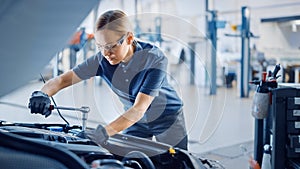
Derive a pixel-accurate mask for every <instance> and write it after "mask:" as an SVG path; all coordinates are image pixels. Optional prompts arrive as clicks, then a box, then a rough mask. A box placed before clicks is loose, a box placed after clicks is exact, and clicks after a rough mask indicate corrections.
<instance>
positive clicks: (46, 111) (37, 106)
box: [28, 91, 51, 117]
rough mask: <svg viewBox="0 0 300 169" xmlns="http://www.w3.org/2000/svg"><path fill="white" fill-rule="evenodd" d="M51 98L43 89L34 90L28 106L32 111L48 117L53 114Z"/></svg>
mask: <svg viewBox="0 0 300 169" xmlns="http://www.w3.org/2000/svg"><path fill="white" fill-rule="evenodd" d="M50 105H51V100H50V98H49V96H48V95H47V94H45V93H43V92H41V91H34V92H33V93H32V95H31V98H30V100H29V105H28V107H29V108H30V111H31V113H39V114H42V115H45V117H48V116H49V115H50V114H51V110H50Z"/></svg>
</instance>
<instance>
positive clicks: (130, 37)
mask: <svg viewBox="0 0 300 169" xmlns="http://www.w3.org/2000/svg"><path fill="white" fill-rule="evenodd" d="M133 40H134V35H133V33H132V32H128V35H127V38H126V42H127V44H128V45H131V44H132V43H133Z"/></svg>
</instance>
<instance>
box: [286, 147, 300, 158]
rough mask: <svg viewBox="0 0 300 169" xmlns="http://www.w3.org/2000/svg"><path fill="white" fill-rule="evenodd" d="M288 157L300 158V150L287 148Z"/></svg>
mask: <svg viewBox="0 0 300 169" xmlns="http://www.w3.org/2000/svg"><path fill="white" fill-rule="evenodd" d="M287 157H289V158H300V148H290V147H287Z"/></svg>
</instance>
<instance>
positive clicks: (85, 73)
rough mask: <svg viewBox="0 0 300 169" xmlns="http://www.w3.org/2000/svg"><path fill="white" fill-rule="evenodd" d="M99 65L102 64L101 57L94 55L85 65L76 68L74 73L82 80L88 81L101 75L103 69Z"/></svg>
mask: <svg viewBox="0 0 300 169" xmlns="http://www.w3.org/2000/svg"><path fill="white" fill-rule="evenodd" d="M99 63H100V61H99V56H98V55H94V56H92V57H89V58H88V59H86V60H85V61H84V62H83V63H81V64H79V65H77V66H76V67H74V68H73V71H74V72H75V74H76V75H77V76H78V77H79V78H80V79H82V80H86V79H89V78H91V77H93V76H97V75H99V74H100V72H101V69H100V68H101V67H100V65H99Z"/></svg>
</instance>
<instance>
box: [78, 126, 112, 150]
mask: <svg viewBox="0 0 300 169" xmlns="http://www.w3.org/2000/svg"><path fill="white" fill-rule="evenodd" d="M77 136H78V137H81V138H88V139H90V140H91V141H93V142H95V143H97V144H98V145H103V144H105V142H106V141H107V140H108V138H109V136H108V134H107V132H106V130H105V128H104V127H103V126H102V125H100V124H99V125H98V127H97V128H96V129H86V130H85V131H82V132H80V133H78V134H77Z"/></svg>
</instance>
